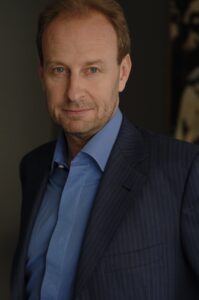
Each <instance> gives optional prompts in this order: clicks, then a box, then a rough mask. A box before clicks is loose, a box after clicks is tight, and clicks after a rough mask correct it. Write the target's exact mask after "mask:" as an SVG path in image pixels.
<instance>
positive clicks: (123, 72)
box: [119, 54, 132, 92]
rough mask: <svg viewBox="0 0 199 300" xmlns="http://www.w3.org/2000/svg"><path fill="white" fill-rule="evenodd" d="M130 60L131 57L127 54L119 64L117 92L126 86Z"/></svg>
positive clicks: (130, 65) (130, 64)
mask: <svg viewBox="0 0 199 300" xmlns="http://www.w3.org/2000/svg"><path fill="white" fill-rule="evenodd" d="M131 67H132V62H131V57H130V55H129V54H127V55H126V56H125V57H124V58H123V59H122V62H121V64H120V77H119V92H122V91H123V90H124V88H125V86H126V83H127V80H128V78H129V74H130V72H131Z"/></svg>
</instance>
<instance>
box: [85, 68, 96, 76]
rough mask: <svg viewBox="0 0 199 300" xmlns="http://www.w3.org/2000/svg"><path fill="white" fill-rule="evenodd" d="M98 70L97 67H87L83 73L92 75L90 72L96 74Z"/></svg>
mask: <svg viewBox="0 0 199 300" xmlns="http://www.w3.org/2000/svg"><path fill="white" fill-rule="evenodd" d="M98 72H99V69H98V68H97V67H89V68H87V69H86V70H85V73H86V74H87V75H92V74H96V73H98Z"/></svg>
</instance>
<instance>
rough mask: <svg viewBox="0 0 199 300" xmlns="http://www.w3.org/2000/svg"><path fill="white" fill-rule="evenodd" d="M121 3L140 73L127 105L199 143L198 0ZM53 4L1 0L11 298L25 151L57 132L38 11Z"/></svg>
mask: <svg viewBox="0 0 199 300" xmlns="http://www.w3.org/2000/svg"><path fill="white" fill-rule="evenodd" d="M120 2H121V4H122V6H123V7H124V10H125V13H126V16H127V20H128V23H129V27H130V31H131V34H132V58H133V72H132V74H131V77H130V80H129V82H128V85H127V88H126V91H125V92H124V93H123V94H122V95H121V109H122V110H123V112H124V113H125V114H126V115H127V117H128V118H129V119H130V120H131V121H132V122H133V123H135V124H137V125H139V126H142V127H145V128H148V129H150V130H153V131H156V132H158V133H163V134H167V135H173V136H177V137H178V138H181V139H185V140H189V141H191V142H192V141H193V142H195V141H197V135H198V132H199V130H197V121H198V120H199V118H197V113H198V114H199V109H198V103H199V99H198V96H199V94H198V93H199V86H198V82H199V80H198V79H199V73H198V71H197V67H198V57H199V55H197V54H199V53H198V52H197V51H198V34H197V32H199V31H197V30H196V28H198V27H197V26H199V20H198V17H197V16H198V12H199V10H197V7H198V0H192V1H191V0H189V1H186V0H184V5H182V3H183V0H181V1H177V0H175V1H174V0H154V1H144V3H142V1H131V0H123V1H120ZM46 3H48V0H34V1H32V0H21V1H12V3H10V2H8V1H6V0H1V10H0V43H1V47H0V61H1V64H0V65H1V72H0V87H1V88H0V108H1V109H0V137H1V155H0V166H1V168H0V184H1V189H0V220H1V226H0V299H2V300H9V274H10V267H11V261H12V256H13V253H14V250H15V247H16V242H17V236H18V228H19V217H20V203H21V191H20V182H19V177H18V165H19V162H20V160H21V157H22V156H23V155H24V154H25V153H26V152H28V151H29V150H31V149H32V148H34V147H36V146H38V145H40V144H42V143H45V142H47V141H49V140H51V139H53V138H55V135H56V128H55V127H54V125H53V124H52V122H51V121H50V119H49V117H48V114H47V112H46V107H45V99H44V97H43V95H42V91H41V86H40V82H39V79H38V74H37V64H38V61H37V53H36V47H35V32H36V24H37V17H38V14H39V12H40V10H41V9H42V8H43V7H44V6H45V5H46ZM190 6H191V7H190ZM197 22H198V23H197ZM194 55H195V56H194ZM190 57H193V59H191V58H190ZM194 57H195V60H194ZM184 62H186V67H185V68H184V66H185V63H184ZM190 64H191V67H190ZM190 93H192V94H191V95H192V97H190ZM187 95H188V96H187ZM184 99H185V100H184ZM187 99H188V100H187ZM189 99H193V100H191V101H192V102H193V103H192V104H191V105H192V106H191V107H192V110H191V112H190V114H191V115H193V117H192V119H191V121H190V120H189V119H190V118H189V116H187V111H188V109H187V108H189V107H190V103H189V101H190V100H189ZM197 100H198V102H197ZM190 114H189V115H190ZM193 119H194V121H193ZM198 123H199V122H198ZM190 124H191V125H190ZM193 124H194V125H193ZM191 126H192V127H191ZM193 127H194V133H193V132H192V128H193ZM190 128H191V129H190ZM190 132H191V133H190Z"/></svg>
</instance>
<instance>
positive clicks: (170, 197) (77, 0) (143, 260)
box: [12, 0, 199, 300]
mask: <svg viewBox="0 0 199 300" xmlns="http://www.w3.org/2000/svg"><path fill="white" fill-rule="evenodd" d="M37 45H38V51H39V57H40V76H41V81H42V85H43V89H44V92H45V94H46V98H47V105H48V110H49V113H50V115H51V117H52V118H53V120H54V121H55V122H57V123H58V124H59V125H61V127H62V129H63V131H62V133H61V135H60V136H59V138H58V140H57V142H52V143H49V144H46V145H43V146H41V147H39V148H37V149H36V150H34V151H33V152H31V153H29V154H27V155H26V156H25V157H24V159H23V160H22V163H21V180H22V189H23V202H22V216H21V230H20V239H19V244H18V248H17V252H16V256H15V261H14V265H13V280H12V282H13V283H12V299H16V300H19V299H20V300H22V299H31V300H32V299H34V300H37V299H42V300H44V299H46V300H50V299H57V300H58V299H59V300H62V299H65V300H73V299H74V300H131V299H132V300H142V299H143V300H146V299H149V300H174V299H175V300H183V299H189V300H193V299H199V287H198V286H199V285H198V283H199V188H198V178H199V157H198V154H199V149H198V148H197V147H196V146H192V145H190V144H186V143H183V142H178V141H175V140H172V139H170V138H167V137H162V136H159V135H155V134H152V133H149V132H147V131H145V130H142V129H138V128H136V127H134V126H133V125H132V124H130V122H128V121H127V120H126V118H125V117H124V116H123V115H122V114H121V112H120V110H119V109H118V105H119V93H120V92H122V91H123V89H124V88H125V84H126V82H127V80H128V76H129V73H130V70H131V59H130V54H129V53H130V40H129V35H128V29H127V25H126V21H125V18H124V16H123V12H122V10H121V8H120V6H119V5H118V4H117V3H116V2H115V0H62V1H59V0H58V1H54V2H53V4H52V5H50V6H48V7H47V8H46V9H45V10H44V12H43V13H42V14H41V16H40V21H39V27H38V38H37Z"/></svg>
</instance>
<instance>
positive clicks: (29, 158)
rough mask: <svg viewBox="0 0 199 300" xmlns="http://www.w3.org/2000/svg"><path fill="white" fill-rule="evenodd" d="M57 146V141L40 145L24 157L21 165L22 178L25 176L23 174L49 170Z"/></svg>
mask: <svg viewBox="0 0 199 300" xmlns="http://www.w3.org/2000/svg"><path fill="white" fill-rule="evenodd" d="M55 145H56V141H51V142H48V143H46V144H43V145H40V146H39V147H37V148H35V149H33V150H31V151H30V152H28V153H27V154H26V155H24V157H23V158H22V160H21V163H20V173H21V176H23V173H26V172H27V171H28V170H31V173H35V172H37V170H42V169H43V170H46V169H49V168H50V165H51V161H52V158H53V153H54V149H55Z"/></svg>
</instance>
